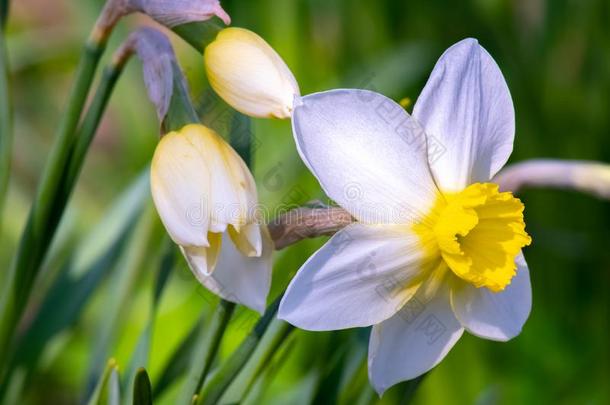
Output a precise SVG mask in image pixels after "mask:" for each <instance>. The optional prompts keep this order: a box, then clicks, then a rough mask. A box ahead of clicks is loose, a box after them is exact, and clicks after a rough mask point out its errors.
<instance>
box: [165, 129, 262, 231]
mask: <svg viewBox="0 0 610 405" xmlns="http://www.w3.org/2000/svg"><path fill="white" fill-rule="evenodd" d="M180 132H181V134H182V135H183V136H184V137H185V138H186V141H187V142H189V144H190V145H191V148H192V149H194V150H195V151H196V153H198V154H199V156H200V159H201V160H202V161H203V162H205V164H206V166H207V170H205V171H203V170H200V171H199V172H198V173H195V175H196V176H198V177H199V178H202V177H205V176H208V177H209V179H210V180H209V181H210V192H209V195H205V196H202V197H201V199H202V201H204V204H203V205H204V207H203V208H207V209H208V212H209V216H210V225H209V226H210V231H212V232H224V231H225V230H226V228H227V225H229V224H230V225H233V226H234V227H236V228H237V229H239V227H241V226H242V225H245V224H247V223H250V222H252V216H253V214H254V212H255V210H254V207H255V206H256V202H257V195H256V184H255V183H254V178H253V177H252V173H250V170H249V169H248V167H247V166H246V164H245V163H244V161H243V160H242V159H241V158H240V157H239V155H238V154H237V152H235V150H234V149H233V148H232V147H231V146H230V145H229V144H228V143H226V142H225V141H224V140H223V139H222V138H221V137H220V136H219V135H218V134H216V133H215V132H214V131H212V130H211V129H209V128H206V127H204V126H202V125H187V126H185V127H184V128H182V129H181V131H180ZM166 136H167V135H166Z"/></svg>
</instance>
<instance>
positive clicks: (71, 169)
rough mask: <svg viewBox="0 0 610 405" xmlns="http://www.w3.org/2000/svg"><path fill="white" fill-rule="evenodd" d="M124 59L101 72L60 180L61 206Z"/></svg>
mask: <svg viewBox="0 0 610 405" xmlns="http://www.w3.org/2000/svg"><path fill="white" fill-rule="evenodd" d="M126 61H127V60H126V59H120V60H115V61H113V63H111V64H109V65H108V66H107V67H106V68H105V69H104V72H103V73H102V78H101V80H100V83H99V86H98V88H97V90H96V92H95V95H94V96H93V100H92V101H91V106H90V107H89V109H88V110H87V112H86V114H85V117H84V118H83V122H82V124H81V127H80V129H79V131H78V135H77V138H76V142H75V144H74V146H73V148H72V153H71V155H70V163H69V165H68V169H67V171H66V173H65V175H64V179H63V180H62V185H63V187H62V190H61V191H62V194H61V195H60V198H61V199H62V201H61V202H60V204H59V205H60V206H61V207H64V206H65V202H66V201H67V200H68V198H69V197H70V194H71V193H72V190H73V189H74V186H75V184H76V181H77V180H78V176H79V174H80V172H81V169H82V167H83V163H84V161H85V157H86V156H87V151H88V150H89V146H90V145H91V142H92V141H93V138H94V136H95V133H96V131H97V128H98V127H99V124H100V121H101V119H102V116H103V114H104V111H106V107H107V106H108V101H109V100H110V96H111V94H112V92H113V91H114V86H115V84H116V82H117V80H118V78H119V77H120V76H121V73H122V72H123V68H124V67H125V62H126Z"/></svg>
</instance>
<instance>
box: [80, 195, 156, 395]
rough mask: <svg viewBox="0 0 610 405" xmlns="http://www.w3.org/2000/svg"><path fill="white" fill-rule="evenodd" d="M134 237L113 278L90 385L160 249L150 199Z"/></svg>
mask: <svg viewBox="0 0 610 405" xmlns="http://www.w3.org/2000/svg"><path fill="white" fill-rule="evenodd" d="M133 232H134V234H133V237H132V238H131V239H130V240H129V245H128V247H127V248H126V249H125V254H124V255H123V256H122V257H121V258H120V260H119V262H118V264H117V266H116V268H117V269H119V270H120V271H116V272H114V273H113V274H112V277H111V279H110V286H109V290H108V291H107V293H108V294H109V297H108V299H107V301H108V306H107V309H106V311H105V313H104V315H103V318H102V319H101V321H100V329H99V333H98V338H97V341H96V342H95V344H94V347H93V350H92V353H93V355H92V362H91V366H90V369H89V373H88V374H89V378H88V389H91V387H92V385H93V384H92V382H93V381H95V380H96V378H97V375H98V374H99V373H100V370H99V367H98V364H100V361H101V359H104V358H106V357H108V354H109V352H110V350H111V348H112V346H113V344H114V343H115V340H116V338H117V336H118V332H119V331H120V329H121V326H122V323H123V322H122V321H123V316H124V315H125V314H126V313H127V311H126V309H127V308H129V305H130V303H131V299H132V297H133V296H134V289H135V288H136V287H137V286H138V283H137V281H138V279H139V278H140V275H141V274H142V273H143V271H144V269H145V268H146V265H147V264H148V262H149V260H150V259H153V258H154V256H152V257H151V254H150V252H158V244H159V239H160V237H161V236H163V237H164V236H165V233H162V227H161V224H160V222H159V219H158V217H157V214H156V212H155V211H154V208H153V207H152V204H151V203H150V202H149V204H148V205H147V207H146V209H145V212H144V213H143V215H142V217H141V218H140V220H139V222H138V223H137V225H136V226H135V229H134V231H133Z"/></svg>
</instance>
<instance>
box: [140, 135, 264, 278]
mask: <svg viewBox="0 0 610 405" xmlns="http://www.w3.org/2000/svg"><path fill="white" fill-rule="evenodd" d="M151 191H152V196H153V200H154V203H155V206H156V208H157V211H158V212H159V216H160V217H161V220H162V222H163V224H164V225H165V228H166V229H167V231H168V233H169V235H170V236H171V238H172V239H173V240H174V242H176V243H177V244H178V245H180V247H181V248H182V250H183V252H184V254H185V255H186V256H187V258H188V259H189V263H190V264H191V269H192V270H193V272H194V273H195V275H197V276H198V278H200V279H201V278H202V277H205V276H209V275H210V274H212V272H213V271H214V268H215V267H216V261H217V259H218V255H219V253H220V248H221V239H222V235H223V234H227V235H226V236H228V238H229V239H230V241H231V243H232V244H234V245H235V248H236V249H237V250H238V251H239V252H241V254H242V255H243V256H244V257H257V256H260V255H261V249H262V239H261V238H262V236H261V229H260V225H259V224H258V223H257V218H256V215H255V214H256V205H257V195H256V185H255V183H254V179H253V177H252V174H251V173H250V170H249V169H248V167H247V166H246V164H245V163H244V161H243V160H242V159H241V158H240V157H239V155H238V154H237V153H236V152H235V151H234V150H233V148H231V146H229V144H227V143H226V142H225V141H224V140H223V139H222V138H221V137H220V136H219V135H217V134H216V133H215V132H214V131H212V130H211V129H209V128H206V127H204V126H203V125H195V124H192V125H187V126H185V127H184V128H182V129H181V130H180V131H175V132H170V133H168V134H166V135H165V136H164V137H163V138H161V141H160V142H159V144H158V145H157V149H156V150H155V154H154V156H153V161H152V165H151Z"/></svg>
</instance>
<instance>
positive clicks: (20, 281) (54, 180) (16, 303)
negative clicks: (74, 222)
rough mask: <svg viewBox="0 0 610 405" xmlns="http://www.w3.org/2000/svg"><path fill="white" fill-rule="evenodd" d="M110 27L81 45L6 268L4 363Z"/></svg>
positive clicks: (1, 322) (1, 331)
mask: <svg viewBox="0 0 610 405" xmlns="http://www.w3.org/2000/svg"><path fill="white" fill-rule="evenodd" d="M110 31H111V28H109V27H100V26H98V25H96V27H95V29H94V31H93V33H92V35H91V37H90V39H89V40H88V41H87V44H86V46H85V48H84V50H83V53H82V55H81V60H80V62H79V66H78V69H77V72H76V82H75V84H74V86H73V88H72V91H71V93H70V96H69V98H68V106H67V109H66V113H65V114H64V115H63V117H62V119H61V122H60V125H59V128H58V131H57V135H56V138H55V143H54V145H53V148H52V150H51V152H50V155H49V159H48V161H47V163H46V167H45V170H44V171H43V175H42V179H41V180H40V184H39V186H38V190H37V194H36V196H35V199H34V202H33V204H32V207H31V209H30V213H29V216H28V220H27V224H26V226H25V229H24V231H23V234H22V237H21V240H20V242H19V246H18V248H17V252H16V255H15V257H14V258H13V262H12V264H11V267H10V269H9V274H8V277H7V282H6V283H5V286H4V291H3V294H2V302H1V303H0V347H1V348H2V351H1V352H0V364H5V360H6V357H7V355H8V353H9V350H10V349H9V346H10V344H11V343H12V339H13V334H14V331H15V328H16V326H17V323H18V322H19V320H20V318H21V315H22V313H23V310H24V308H25V305H26V303H27V301H28V298H29V296H30V293H31V289H32V285H33V284H34V280H35V279H36V276H37V275H38V271H39V268H40V264H41V263H42V261H43V259H44V256H45V254H46V252H47V249H48V247H49V245H50V243H51V240H52V238H53V235H54V233H55V230H56V228H57V225H58V223H59V220H60V218H61V210H62V209H63V207H58V204H56V202H57V200H58V195H61V194H62V191H61V189H62V179H63V176H64V174H65V170H66V165H68V162H69V159H70V156H71V150H72V146H73V145H74V144H75V136H76V127H77V125H78V122H79V119H80V116H81V112H82V109H83V106H84V104H85V101H86V98H87V94H88V93H89V88H90V86H91V83H92V81H93V77H94V74H95V71H96V68H97V65H98V63H99V60H100V58H101V55H102V53H103V52H104V49H105V47H106V40H107V38H108V35H109V34H110ZM58 209H60V212H58V211H57V210H58Z"/></svg>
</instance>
